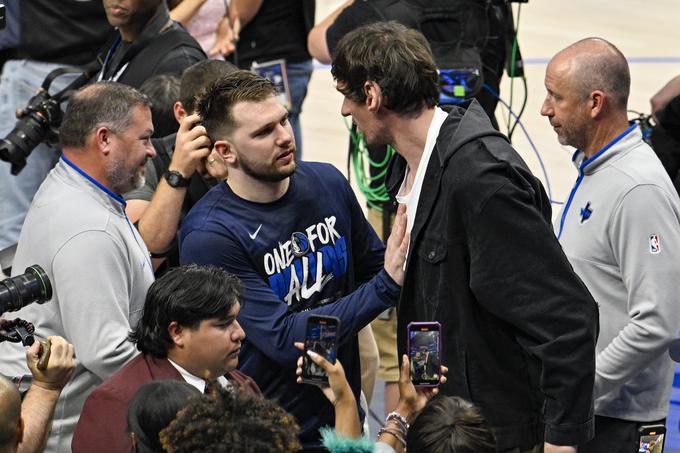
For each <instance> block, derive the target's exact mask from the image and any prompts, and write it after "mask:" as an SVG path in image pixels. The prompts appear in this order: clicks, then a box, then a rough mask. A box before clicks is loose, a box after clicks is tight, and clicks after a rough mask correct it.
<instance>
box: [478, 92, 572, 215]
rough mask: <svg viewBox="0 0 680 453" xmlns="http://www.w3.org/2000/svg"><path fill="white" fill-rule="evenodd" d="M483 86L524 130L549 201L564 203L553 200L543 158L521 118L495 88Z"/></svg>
mask: <svg viewBox="0 0 680 453" xmlns="http://www.w3.org/2000/svg"><path fill="white" fill-rule="evenodd" d="M484 88H485V89H486V91H488V92H489V93H491V94H493V95H494V97H495V98H496V99H498V102H500V103H501V104H503V106H504V107H505V108H506V109H508V112H510V114H511V115H512V116H513V117H514V118H515V120H516V121H517V124H519V127H521V128H522V132H524V135H525V136H526V138H527V140H528V141H529V145H531V149H532V150H533V151H534V154H536V158H537V159H538V163H539V164H540V166H541V171H542V172H543V176H544V177H545V186H546V189H547V190H548V198H549V199H550V203H552V204H557V205H561V204H564V202H562V201H556V200H553V197H552V187H551V186H550V178H549V177H548V171H547V170H546V169H545V165H544V164H543V159H541V155H540V154H539V152H538V149H537V148H536V145H534V142H533V140H531V137H530V136H529V133H528V132H527V130H526V128H525V127H524V124H523V123H522V121H521V120H520V119H519V117H518V116H517V115H516V114H515V112H514V111H513V110H512V108H511V107H510V106H509V105H508V103H507V102H505V101H504V100H503V99H501V97H500V96H499V95H498V93H497V92H496V90H494V89H493V88H491V87H490V86H489V85H487V84H486V83H485V84H484Z"/></svg>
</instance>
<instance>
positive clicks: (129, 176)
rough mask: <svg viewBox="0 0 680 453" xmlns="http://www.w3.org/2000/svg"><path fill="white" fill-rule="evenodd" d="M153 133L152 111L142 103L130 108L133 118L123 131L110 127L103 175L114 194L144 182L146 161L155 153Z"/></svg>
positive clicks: (126, 190)
mask: <svg viewBox="0 0 680 453" xmlns="http://www.w3.org/2000/svg"><path fill="white" fill-rule="evenodd" d="M152 135H153V123H152V122H151V110H149V108H148V107H142V106H135V107H133V110H132V121H131V122H130V126H129V127H128V128H127V129H126V130H124V131H121V132H115V131H113V130H109V134H108V140H109V142H108V147H109V155H108V162H107V165H106V176H107V179H108V182H109V186H110V187H109V188H110V189H111V190H113V191H114V192H115V193H118V194H123V193H125V192H129V191H131V190H133V189H135V188H139V187H141V186H143V185H144V170H145V166H146V160H147V159H148V158H150V157H153V156H155V155H156V151H155V150H154V147H153V145H152V144H151V136H152Z"/></svg>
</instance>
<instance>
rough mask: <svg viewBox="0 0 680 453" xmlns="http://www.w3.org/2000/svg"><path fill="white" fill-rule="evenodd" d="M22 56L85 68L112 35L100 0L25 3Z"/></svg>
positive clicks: (22, 7) (21, 39)
mask: <svg viewBox="0 0 680 453" xmlns="http://www.w3.org/2000/svg"><path fill="white" fill-rule="evenodd" d="M19 15H20V19H21V28H20V30H21V32H20V33H21V36H20V43H19V57H20V58H28V59H31V60H37V61H45V62H50V63H62V64H64V65H83V64H86V63H89V62H91V61H93V60H94V58H95V57H96V55H97V52H98V51H99V50H100V49H101V47H102V46H103V45H104V44H105V42H106V41H107V39H108V38H110V37H111V36H112V35H113V27H111V26H110V25H109V23H108V21H107V20H106V14H105V13H104V8H103V6H102V1H101V0H22V1H21V8H20V13H19Z"/></svg>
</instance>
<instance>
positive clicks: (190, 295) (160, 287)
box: [128, 264, 243, 358]
mask: <svg viewBox="0 0 680 453" xmlns="http://www.w3.org/2000/svg"><path fill="white" fill-rule="evenodd" d="M242 292H243V284H242V283H241V280H239V279H238V278H237V277H235V276H234V275H232V274H230V273H228V272H227V271H225V270H223V269H220V268H218V267H215V266H198V265H195V264H191V265H188V266H181V267H176V268H174V269H171V270H170V271H168V272H167V273H165V274H164V275H163V276H162V277H161V278H159V279H158V280H156V281H155V282H153V284H152V285H151V287H150V288H149V292H148V293H147V294H146V302H145V303H144V313H143V314H142V317H141V319H140V320H139V322H138V323H137V327H136V328H135V329H134V330H133V331H132V332H130V335H129V336H128V339H129V340H130V341H132V342H133V343H135V344H136V345H137V349H139V350H140V351H141V352H143V353H145V354H151V355H152V356H154V357H159V358H163V357H167V354H168V350H169V349H170V348H171V347H172V345H173V341H172V338H171V337H170V334H169V333H168V326H169V325H170V323H171V322H172V321H176V322H177V323H178V324H179V325H181V326H182V327H187V328H189V329H196V328H198V326H199V324H200V323H201V321H203V320H206V319H213V318H217V319H227V318H229V313H230V312H231V310H232V307H233V306H234V305H235V304H237V303H240V304H241V306H243V301H241V300H240V295H241V293H242Z"/></svg>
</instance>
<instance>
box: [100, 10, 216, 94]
mask: <svg viewBox="0 0 680 453" xmlns="http://www.w3.org/2000/svg"><path fill="white" fill-rule="evenodd" d="M100 59H101V60H102V61H104V66H103V68H102V72H103V77H102V78H103V79H104V80H115V81H117V82H120V83H124V84H126V85H130V86H132V87H134V88H139V87H140V86H141V85H142V83H144V82H145V81H146V80H147V79H149V78H151V77H153V76H155V75H158V74H170V75H175V76H177V77H180V76H181V75H182V72H183V71H184V70H185V69H186V68H188V67H189V66H191V65H193V64H194V63H198V62H199V61H202V60H205V59H206V56H205V53H204V52H203V50H202V49H201V47H200V46H199V45H198V43H197V42H196V40H195V39H194V38H192V37H191V36H190V35H189V33H187V31H186V30H184V28H182V26H181V25H180V24H178V23H176V22H171V21H170V14H169V13H168V9H167V6H166V5H165V2H161V4H160V5H159V7H158V9H157V10H156V12H155V14H154V16H153V17H152V18H151V19H150V20H149V23H148V24H147V25H146V27H145V28H144V30H143V31H142V33H141V34H140V35H139V37H138V38H137V39H135V40H134V41H133V42H131V43H125V42H123V41H121V39H120V34H118V33H116V39H115V41H114V42H113V45H112V46H111V48H110V49H109V51H108V53H107V54H106V55H101V56H100Z"/></svg>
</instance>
